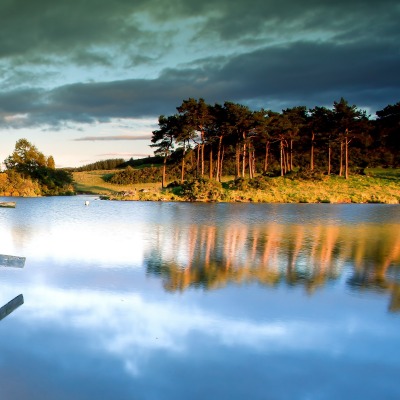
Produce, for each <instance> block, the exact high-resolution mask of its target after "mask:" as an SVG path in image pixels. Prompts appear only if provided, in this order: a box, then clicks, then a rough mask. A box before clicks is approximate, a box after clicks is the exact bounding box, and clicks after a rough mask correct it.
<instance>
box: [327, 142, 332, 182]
mask: <svg viewBox="0 0 400 400" xmlns="http://www.w3.org/2000/svg"><path fill="white" fill-rule="evenodd" d="M331 158H332V149H331V141H330V140H329V142H328V176H329V175H330V174H331Z"/></svg>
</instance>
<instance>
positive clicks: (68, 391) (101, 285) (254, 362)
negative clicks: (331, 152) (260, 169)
mask: <svg viewBox="0 0 400 400" xmlns="http://www.w3.org/2000/svg"><path fill="white" fill-rule="evenodd" d="M9 200H14V201H16V202H17V207H16V208H15V209H6V208H0V254H1V255H2V256H0V306H3V307H2V312H1V313H0V319H1V320H0V391H1V398H2V399H6V400H14V399H17V400H25V399H26V400H28V399H29V400H36V399H38V400H39V399H40V400H44V399H51V400H53V399H57V400H64V399H65V400H66V399H68V400H70V399H74V400H89V399H90V400H93V399H102V400H108V399H110V400H111V399H112V400H128V399H129V400H132V399H139V400H141V399H143V400H153V399H174V400H180V399H185V400H187V399H230V400H232V399H257V400H258V399H263V400H264V399H277V400H281V399H290V400H293V399H307V400H308V399H310V400H311V399H318V400H319V399H335V400H336V399H342V400H343V399H363V400H365V399H374V400H375V399H385V400H387V399H396V400H397V399H399V398H400V384H399V380H398V375H399V374H398V373H399V371H400V206H399V205H378V204H376V205H373V204H368V205H367V204H366V205H363V204H358V205H356V204H342V205H339V204H338V205H331V204H286V205H284V204H224V203H220V204H218V203H216V204H202V203H200V204H197V203H193V204H192V203H162V202H111V201H101V200H98V199H97V198H95V197H91V196H76V197H50V198H34V199H30V198H17V199H15V198H14V199H10V198H0V201H9ZM86 200H89V201H90V204H89V205H88V206H85V201H86ZM9 256H14V257H15V258H10V257H9ZM18 257H22V258H18ZM20 295H22V296H20Z"/></svg>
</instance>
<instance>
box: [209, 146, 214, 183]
mask: <svg viewBox="0 0 400 400" xmlns="http://www.w3.org/2000/svg"><path fill="white" fill-rule="evenodd" d="M212 178H213V151H212V146H211V147H210V179H212Z"/></svg>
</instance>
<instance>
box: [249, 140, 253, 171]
mask: <svg viewBox="0 0 400 400" xmlns="http://www.w3.org/2000/svg"><path fill="white" fill-rule="evenodd" d="M252 157H253V152H252V150H251V148H250V146H249V178H250V179H253V160H252Z"/></svg>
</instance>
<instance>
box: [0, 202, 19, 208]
mask: <svg viewBox="0 0 400 400" xmlns="http://www.w3.org/2000/svg"><path fill="white" fill-rule="evenodd" d="M16 204H17V203H16V202H15V201H0V207H5V208H15V206H16Z"/></svg>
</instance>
